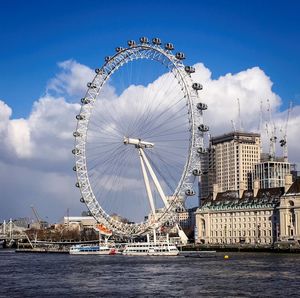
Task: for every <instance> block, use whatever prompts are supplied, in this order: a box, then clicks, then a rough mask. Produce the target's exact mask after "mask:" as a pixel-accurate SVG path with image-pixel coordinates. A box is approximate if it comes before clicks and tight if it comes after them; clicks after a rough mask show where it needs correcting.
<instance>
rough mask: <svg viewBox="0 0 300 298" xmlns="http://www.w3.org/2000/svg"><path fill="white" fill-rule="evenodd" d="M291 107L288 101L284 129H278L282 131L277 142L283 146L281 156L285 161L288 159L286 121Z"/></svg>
mask: <svg viewBox="0 0 300 298" xmlns="http://www.w3.org/2000/svg"><path fill="white" fill-rule="evenodd" d="M292 109H293V106H292V102H290V105H289V108H288V111H287V117H286V122H285V126H284V129H281V130H280V131H281V132H282V133H283V137H282V139H281V140H280V141H279V143H280V146H281V147H282V148H283V158H284V161H286V162H287V161H288V144H287V128H288V122H289V118H290V114H291V112H292Z"/></svg>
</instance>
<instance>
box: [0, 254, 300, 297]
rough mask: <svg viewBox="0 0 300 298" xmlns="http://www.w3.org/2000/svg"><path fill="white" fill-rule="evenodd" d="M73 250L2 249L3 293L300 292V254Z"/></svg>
mask: <svg viewBox="0 0 300 298" xmlns="http://www.w3.org/2000/svg"><path fill="white" fill-rule="evenodd" d="M227 254H228V255H229V259H228V260H225V259H224V255H225V253H217V256H216V258H185V257H126V256H95V255H94V256H70V255H68V254H29V253H28V254H22V253H15V252H14V251H10V250H0V266H1V270H0V285H1V286H0V297H153V296H155V297H300V255H299V254H298V255H296V254H270V253H227Z"/></svg>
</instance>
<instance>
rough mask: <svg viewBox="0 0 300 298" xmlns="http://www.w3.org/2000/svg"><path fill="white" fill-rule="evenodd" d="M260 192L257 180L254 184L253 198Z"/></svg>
mask: <svg viewBox="0 0 300 298" xmlns="http://www.w3.org/2000/svg"><path fill="white" fill-rule="evenodd" d="M258 190H259V180H257V179H255V180H254V182H253V197H254V198H256V196H257V193H258Z"/></svg>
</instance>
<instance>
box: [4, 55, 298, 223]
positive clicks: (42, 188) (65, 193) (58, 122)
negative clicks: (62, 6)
mask: <svg viewBox="0 0 300 298" xmlns="http://www.w3.org/2000/svg"><path fill="white" fill-rule="evenodd" d="M58 66H59V68H60V70H59V72H58V74H57V75H56V76H55V77H54V78H53V79H50V80H49V83H48V85H47V86H46V94H45V96H43V97H41V98H39V99H37V100H36V101H35V102H34V104H33V107H32V111H31V114H30V115H29V117H28V118H26V119H23V118H20V119H12V118H11V115H12V109H13V107H9V106H8V105H7V104H6V103H5V99H4V100H0V138H1V140H2V142H1V143H2V146H1V148H0V153H1V155H0V178H1V184H2V190H1V191H2V195H1V199H0V205H1V208H0V221H1V220H2V219H4V217H5V216H12V217H16V216H25V215H27V214H30V205H32V204H33V205H36V206H37V208H38V209H39V211H40V213H41V214H48V216H49V217H50V216H51V219H52V220H58V218H59V217H60V216H63V214H64V210H66V209H67V208H70V209H71V212H73V213H79V212H80V210H81V209H84V207H83V205H81V204H80V203H79V197H80V194H79V191H78V189H75V187H74V183H75V175H74V173H73V171H72V166H73V163H74V160H73V156H72V154H71V150H72V148H73V142H74V138H73V136H72V132H73V131H74V130H75V127H76V120H75V115H76V114H77V113H78V111H79V109H80V105H79V100H80V97H83V96H84V94H85V92H86V83H87V82H88V81H90V80H91V79H92V77H93V76H94V71H93V70H91V69H90V68H89V67H87V66H85V65H82V64H80V63H77V62H76V61H74V60H67V61H64V62H62V63H59V64H58ZM195 67H196V73H195V74H193V79H194V81H198V82H200V83H201V84H203V86H204V88H203V90H202V91H201V93H200V97H201V98H202V99H203V101H204V102H206V103H207V104H208V110H207V111H206V112H205V114H204V119H205V123H207V124H208V125H209V126H210V128H211V134H212V135H216V134H220V133H225V132H228V131H229V130H231V129H232V124H231V120H234V121H235V123H236V124H238V108H237V98H239V100H240V106H241V116H242V122H243V127H244V129H245V130H250V131H257V129H258V124H259V121H260V102H261V101H262V100H263V101H264V110H266V99H268V100H269V102H270V106H271V109H272V111H273V119H274V121H275V122H276V123H277V126H278V131H279V129H280V127H283V126H284V125H285V119H286V111H281V110H280V108H281V104H282V101H281V99H280V97H279V96H278V95H277V94H275V93H274V92H273V91H272V84H273V83H272V81H271V79H270V78H269V77H268V76H267V75H266V74H265V73H264V71H263V70H262V69H260V68H259V67H253V68H251V69H247V70H243V71H241V72H239V73H236V74H231V73H228V74H226V75H224V76H221V77H219V78H217V79H213V78H212V73H211V71H210V70H209V69H208V68H207V67H205V66H204V65H203V64H202V63H198V64H196V65H195ZM152 87H153V86H152ZM147 88H151V84H150V85H149V86H148V87H147ZM142 89H144V88H134V92H139V90H142ZM150 91H151V90H148V91H147V92H150ZM142 92H145V90H142ZM0 96H1V94H0ZM106 96H107V97H108V96H115V94H114V90H113V89H109V88H108V89H107V93H106ZM123 108H125V107H123ZM264 118H266V114H265V115H264ZM299 127H300V106H295V107H294V108H293V111H292V114H291V116H290V120H289V125H288V143H289V159H290V161H291V162H296V163H298V164H299V165H300V153H299V142H298V134H299V133H298V128H299ZM278 153H279V152H278ZM26 208H27V209H26ZM50 213H51V214H50Z"/></svg>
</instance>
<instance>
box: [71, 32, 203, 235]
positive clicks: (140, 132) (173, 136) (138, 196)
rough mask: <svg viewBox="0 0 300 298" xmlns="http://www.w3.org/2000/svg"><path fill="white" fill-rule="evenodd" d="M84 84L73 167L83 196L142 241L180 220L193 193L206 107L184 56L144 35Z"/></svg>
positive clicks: (106, 220)
mask: <svg viewBox="0 0 300 298" xmlns="http://www.w3.org/2000/svg"><path fill="white" fill-rule="evenodd" d="M115 50H116V52H115V54H114V55H113V56H107V57H105V61H104V64H103V66H102V67H101V68H97V69H96V70H95V72H96V75H95V77H94V79H93V80H92V81H91V82H90V83H88V84H87V92H86V94H85V96H84V97H83V98H82V99H81V109H80V113H79V114H78V115H77V116H76V119H77V128H76V131H75V132H74V133H73V135H74V137H75V148H74V149H73V150H72V152H73V154H74V155H75V166H74V168H73V169H74V171H76V175H77V182H76V186H77V187H78V188H80V191H81V194H82V197H81V199H80V200H81V202H82V203H85V204H86V206H87V207H88V209H89V211H90V212H91V214H92V215H93V216H94V217H95V219H96V220H97V221H98V222H99V223H101V224H103V225H104V226H105V227H106V228H108V229H110V230H112V231H113V233H115V234H119V235H123V236H137V235H141V234H144V233H147V232H148V231H150V230H152V229H157V228H159V227H161V226H163V225H164V224H165V223H172V222H173V223H174V222H175V221H176V210H178V209H179V208H182V206H183V203H184V201H185V199H186V198H187V197H190V196H193V195H195V190H194V188H193V187H194V181H195V178H196V177H198V176H200V175H201V155H202V154H203V153H205V149H204V143H203V137H204V134H205V132H206V131H208V127H207V126H206V125H204V124H203V117H202V116H203V111H204V110H206V109H207V105H206V104H205V103H203V102H202V101H201V100H200V97H199V91H200V90H201V89H202V85H201V84H200V83H198V82H193V80H192V74H193V73H194V72H195V68H194V67H192V66H185V65H184V64H183V60H184V59H185V55H184V53H182V52H177V53H176V54H173V51H174V46H173V44H171V43H166V44H164V46H163V45H162V42H161V40H160V39H159V38H153V39H152V41H149V40H148V39H147V38H146V37H142V38H140V39H139V42H138V43H136V42H135V41H133V40H130V41H128V46H127V47H124V48H123V47H117V48H116V49H115Z"/></svg>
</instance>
